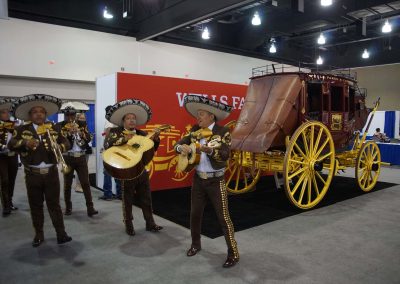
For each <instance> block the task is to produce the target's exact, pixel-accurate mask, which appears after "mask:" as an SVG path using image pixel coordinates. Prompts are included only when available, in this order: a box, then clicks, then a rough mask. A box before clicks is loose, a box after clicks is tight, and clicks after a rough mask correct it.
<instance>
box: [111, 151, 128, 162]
mask: <svg viewBox="0 0 400 284" xmlns="http://www.w3.org/2000/svg"><path fill="white" fill-rule="evenodd" d="M114 154H116V155H118V156H120V157H121V158H123V159H125V160H127V161H130V160H131V159H129V158H128V157H127V156H125V155H122V154H121V153H118V152H115V153H114Z"/></svg>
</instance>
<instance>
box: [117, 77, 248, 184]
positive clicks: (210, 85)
mask: <svg viewBox="0 0 400 284" xmlns="http://www.w3.org/2000/svg"><path fill="white" fill-rule="evenodd" d="M246 90H247V86H246V85H236V84H226V83H218V82H210V81H200V80H190V79H178V78H169V77H160V76H148V75H137V74H127V73H118V74H117V100H118V101H121V100H124V99H128V98H137V99H141V100H143V101H145V102H146V103H147V104H148V105H149V106H150V107H151V109H152V112H153V116H152V119H151V120H150V121H149V124H148V125H146V126H145V127H142V129H144V130H150V131H151V129H153V128H154V127H157V126H159V125H161V124H170V125H172V129H171V130H170V131H169V132H164V133H162V134H161V135H160V138H161V143H160V147H159V148H158V151H157V153H156V155H155V157H154V159H153V161H152V162H151V164H150V174H151V187H152V189H153V190H162V189H169V188H178V187H185V186H189V185H190V183H191V177H190V176H191V175H188V174H183V173H178V172H177V171H176V165H177V157H176V155H175V152H174V149H173V146H174V144H175V143H176V142H177V141H178V140H179V139H180V138H181V137H182V136H183V135H185V134H186V133H187V132H188V131H189V130H190V128H191V126H192V125H193V124H195V122H196V121H195V119H194V118H193V117H192V116H191V115H189V114H188V113H187V112H186V110H185V108H184V107H183V99H184V97H185V96H186V95H189V94H196V95H201V96H205V97H208V98H211V99H213V100H216V101H220V102H223V103H227V104H229V105H231V106H233V109H234V110H233V112H232V114H231V115H230V116H229V117H228V118H227V119H226V120H224V121H220V122H218V123H220V124H221V125H224V124H225V123H227V122H229V121H231V120H234V119H237V117H238V116H239V113H240V109H241V108H242V106H243V102H244V97H245V95H246Z"/></svg>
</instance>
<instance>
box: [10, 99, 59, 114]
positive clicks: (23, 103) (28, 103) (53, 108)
mask: <svg viewBox="0 0 400 284" xmlns="http://www.w3.org/2000/svg"><path fill="white" fill-rule="evenodd" d="M37 106H40V107H43V108H44V109H45V110H46V112H47V114H46V115H47V116H49V115H52V114H55V113H57V112H58V111H59V109H60V107H61V100H60V99H58V98H56V97H53V96H50V95H44V94H32V95H27V96H23V97H21V98H19V99H17V100H15V101H14V103H13V105H12V107H11V112H12V113H13V115H14V116H15V117H16V118H19V119H22V120H29V111H30V110H31V109H32V108H33V107H37Z"/></svg>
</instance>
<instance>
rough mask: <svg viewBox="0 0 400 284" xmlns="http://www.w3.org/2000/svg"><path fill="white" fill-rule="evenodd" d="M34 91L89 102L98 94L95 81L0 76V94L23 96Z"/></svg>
mask: <svg viewBox="0 0 400 284" xmlns="http://www.w3.org/2000/svg"><path fill="white" fill-rule="evenodd" d="M34 93H36V94H51V95H53V96H56V97H57V98H61V99H63V98H69V99H72V100H79V101H87V102H93V101H94V100H95V96H96V90H95V84H94V82H89V81H70V80H68V81H66V80H55V79H51V80H50V79H41V78H23V77H1V76H0V96H5V97H22V96H24V95H27V94H34Z"/></svg>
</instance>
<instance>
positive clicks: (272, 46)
mask: <svg viewBox="0 0 400 284" xmlns="http://www.w3.org/2000/svg"><path fill="white" fill-rule="evenodd" d="M269 53H276V46H275V44H274V43H271V47H270V48H269Z"/></svg>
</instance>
